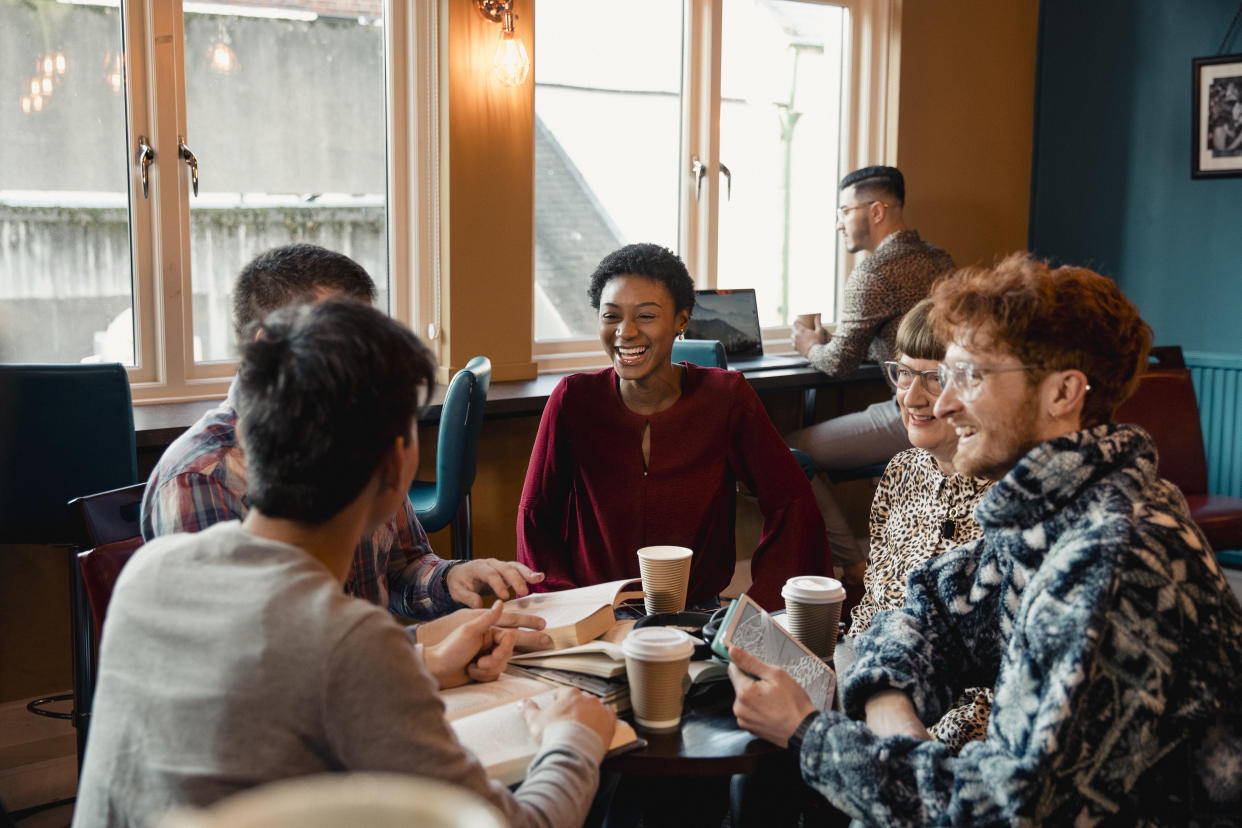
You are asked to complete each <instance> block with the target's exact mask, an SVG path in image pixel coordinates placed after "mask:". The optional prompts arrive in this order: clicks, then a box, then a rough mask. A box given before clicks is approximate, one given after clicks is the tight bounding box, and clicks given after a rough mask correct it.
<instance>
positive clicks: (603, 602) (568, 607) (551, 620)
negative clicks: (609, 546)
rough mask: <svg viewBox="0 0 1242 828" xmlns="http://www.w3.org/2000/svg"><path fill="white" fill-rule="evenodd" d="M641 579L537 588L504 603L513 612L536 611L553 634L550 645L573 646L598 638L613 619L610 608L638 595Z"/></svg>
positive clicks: (549, 633) (557, 648) (553, 647)
mask: <svg viewBox="0 0 1242 828" xmlns="http://www.w3.org/2000/svg"><path fill="white" fill-rule="evenodd" d="M642 595H643V592H642V579H640V578H631V579H628V580H623V581H609V582H608V583H606V584H596V585H595V586H588V587H578V588H577V589H564V590H561V591H560V592H536V593H532V594H530V595H527V596H524V597H522V598H515V599H513V600H512V601H509V602H508V603H506V605H505V606H506V607H507V608H508V609H510V610H513V611H514V612H527V613H530V614H532V615H538V616H539V617H540V618H542V619H543V620H544V621H546V622H547V624H548V625H547V627H545V628H544V632H546V633H547V634H548V635H549V636H551V637H552V649H554V650H560V649H563V648H565V647H574V646H577V645H578V644H585V643H586V642H588V641H591V640H593V639H596V638H599V637H600V636H601V635H603V634H604V633H606V632H608V630H610V629H611V628H612V625H613V624H614V623H616V617H615V616H614V614H613V608H614V607H616V606H617V605H618V604H620V603H621V602H622V601H626V600H628V599H630V598H641V597H642Z"/></svg>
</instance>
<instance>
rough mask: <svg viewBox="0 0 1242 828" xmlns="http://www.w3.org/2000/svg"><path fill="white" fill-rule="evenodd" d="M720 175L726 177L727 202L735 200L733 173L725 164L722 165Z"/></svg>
mask: <svg viewBox="0 0 1242 828" xmlns="http://www.w3.org/2000/svg"><path fill="white" fill-rule="evenodd" d="M720 174H721V175H723V176H724V177H725V201H732V200H733V173H731V172H729V168H728V167H726V166H725V165H724V164H723V163H721V164H720Z"/></svg>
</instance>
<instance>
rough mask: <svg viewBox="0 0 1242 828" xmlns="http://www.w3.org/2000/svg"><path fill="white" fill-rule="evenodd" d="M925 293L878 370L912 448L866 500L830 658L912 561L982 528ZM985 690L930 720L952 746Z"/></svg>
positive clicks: (982, 727) (976, 720)
mask: <svg viewBox="0 0 1242 828" xmlns="http://www.w3.org/2000/svg"><path fill="white" fill-rule="evenodd" d="M931 304H932V303H931V300H930V299H924V300H923V301H922V302H919V303H918V304H917V305H915V306H914V307H913V308H912V309H911V310H910V312H909V313H908V314H906V316H905V317H904V318H903V319H902V320H901V325H900V326H899V327H898V329H897V351H898V355H897V359H896V361H893V362H885V363H884V364H883V365H884V372H885V376H887V378H888V380H889V383H890V384H891V385H892V386H893V387H894V388H895V389H896V391H897V404H898V406H899V408H900V409H901V419H902V422H903V424H904V425H905V427H906V431H907V433H908V434H909V436H910V443H911V445H913V446H914V448H911V449H907V450H906V451H903V452H901V453H900V454H898V455H897V456H895V457H894V458H893V459H892V461H891V462H890V463H889V464H888V468H886V469H885V470H884V475H883V477H881V478H880V483H879V486H878V487H877V488H876V492H875V499H874V500H873V501H872V504H871V558H870V561H869V562H868V564H867V572H866V575H865V576H864V578H863V586H864V593H863V597H862V600H861V601H860V602H859V604H858V606H856V607H855V608H854V612H853V614H852V615H851V624H850V630H849V635H848V636H846V638H845V639H844V641H843V642H842V643H843V645H844V652H842V647H841V646H838V649H837V656H836V666H837V669H838V670H839V671H842V672H843V671H844V670H845V669H846V667H847V666H848V664H843V662H849V663H852V661H853V657H852V656H853V641H854V639H855V638H856V637H857V636H858V635H860V634H861V633H862V632H863V631H865V630H866V629H867V628H868V627H870V626H871V619H872V618H874V617H875V615H876V613H878V612H882V611H884V610H892V609H898V608H900V607H902V606H903V605H904V604H905V602H906V579H907V578H908V577H909V575H910V573H911V572H912V571H913V570H914V569H915V567H917V566H919V565H920V564H923V563H925V562H927V561H929V560H931V559H932V558H934V557H936V556H938V555H942V554H944V553H945V552H947V551H949V550H950V549H953V548H954V547H957V546H960V545H961V544H964V543H967V542H968V541H972V540H975V539H976V538H979V537H980V536H981V535H982V530H981V529H980V528H979V524H978V523H977V522H975V518H974V511H975V504H976V503H978V502H979V499H980V498H981V497H982V496H983V493H984V492H986V491H987V490H988V487H990V486H991V485H992V481H990V480H984V479H983V478H977V477H967V476H965V475H962V474H958V473H956V472H955V471H954V469H953V455H954V454H955V453H956V451H957V434H956V432H955V431H954V429H953V427H952V426H950V425H949V424H948V423H947V422H945V421H944V420H941V419H939V418H937V417H936V416H935V414H934V413H933V412H932V408H933V407H934V406H935V404H936V399H937V398H938V397H939V396H940V392H941V389H942V385H941V379H940V373H939V368H938V366H939V362H940V360H941V359H943V358H944V353H945V345H944V343H943V342H941V341H940V340H939V339H938V338H937V337H936V335H935V333H934V332H933V331H932V328H931V326H930V325H929V324H928V322H927V317H928V312H929V311H930V310H931ZM990 708H991V691H990V690H987V689H973V690H967V691H966V693H965V694H964V695H963V698H962V699H961V700H960V701H959V704H958V705H957V706H955V707H954V708H953V709H951V710H949V712H948V713H946V714H945V716H944V717H943V718H942V719H941V720H940V721H939V722H937V723H936V724H935V725H933V726H932V728H931V731H930V732H931V734H932V735H933V736H935V738H937V739H939V740H940V741H942V742H944V743H946V744H947V745H949V747H950V748H952V749H953V751H954V752H955V753H956V752H957V751H958V750H960V749H961V747H962V746H963V745H965V744H966V743H967V742H968V741H970V740H971V739H982V738H983V736H984V733H985V731H986V730H987V714H988V710H989V709H990Z"/></svg>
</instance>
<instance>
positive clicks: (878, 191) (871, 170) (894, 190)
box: [837, 166, 906, 207]
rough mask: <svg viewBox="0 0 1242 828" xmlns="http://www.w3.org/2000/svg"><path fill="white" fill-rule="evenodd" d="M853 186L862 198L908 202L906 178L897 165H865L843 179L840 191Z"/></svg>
mask: <svg viewBox="0 0 1242 828" xmlns="http://www.w3.org/2000/svg"><path fill="white" fill-rule="evenodd" d="M846 187H853V188H854V191H855V192H856V193H858V195H859V196H860V197H862V198H868V199H881V200H882V199H883V198H890V199H892V200H893V201H894V202H896V204H897V206H899V207H901V206H904V205H905V203H906V179H905V176H903V175H902V174H901V170H899V169H897V168H896V167H879V166H876V167H863V168H862V169H861V170H854V171H853V172H852V173H850V174H849V175H847V176H846V177H845V178H842V179H841V184H840V186H838V187H837V190H838V191H841V190H844V189H845V188H846Z"/></svg>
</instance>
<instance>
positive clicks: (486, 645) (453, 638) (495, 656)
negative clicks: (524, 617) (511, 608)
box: [423, 601, 513, 690]
mask: <svg viewBox="0 0 1242 828" xmlns="http://www.w3.org/2000/svg"><path fill="white" fill-rule="evenodd" d="M502 612H504V604H503V602H501V601H497V602H496V603H495V604H494V605H493V606H492V608H491V609H490V610H486V611H483V612H480V613H478V614H477V615H476V616H475V617H473V618H470V619H468V620H466V621H465V622H464V623H462V624H459V625H457V627H456V628H455V629H453V631H452V632H450V633H449V634H448V635H446V636H445V637H444V639H443V640H442V641H440V642H439V643H438V644H433V645H430V646H428V645H427V644H425V643H424V644H423V662H424V663H425V664H426V665H427V669H428V670H429V671H430V672H431V674H432V675H433V676H435V678H436V681H437V682H438V683H439V685H440V689H441V690H445V689H447V688H449V687H458V686H460V685H463V684H465V683H466V682H468V681H471V680H474V681H495V680H496V679H497V678H498V677H499V676H500V674H501V673H503V672H504V670H505V667H506V666H507V665H508V664H509V656H511V655H513V633H512V632H511V631H509V630H502V629H497V628H496V627H495V624H496V622H497V621H499V620H500V616H501V613H502Z"/></svg>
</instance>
